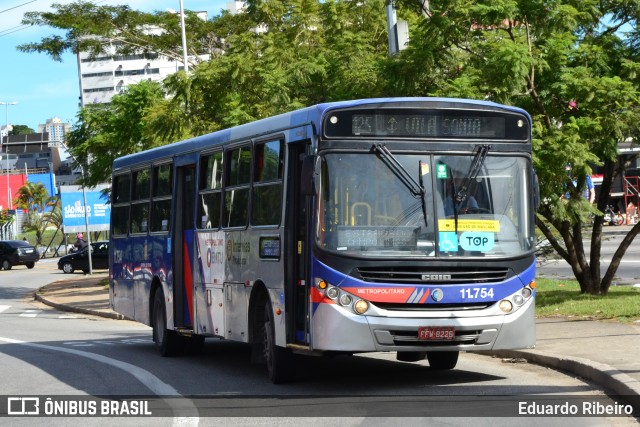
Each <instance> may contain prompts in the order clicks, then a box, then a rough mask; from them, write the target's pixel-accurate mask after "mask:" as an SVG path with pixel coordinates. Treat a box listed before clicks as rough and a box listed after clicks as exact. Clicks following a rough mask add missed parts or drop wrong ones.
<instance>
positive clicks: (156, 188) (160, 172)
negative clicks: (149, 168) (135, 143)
mask: <svg viewBox="0 0 640 427" xmlns="http://www.w3.org/2000/svg"><path fill="white" fill-rule="evenodd" d="M172 171H173V165H172V164H171V163H167V164H164V165H159V166H154V167H153V176H152V190H151V195H152V199H151V228H150V230H151V232H168V231H169V227H170V224H171V200H172V199H171V196H172V194H173V188H172V183H173V174H172Z"/></svg>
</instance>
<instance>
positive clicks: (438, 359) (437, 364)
mask: <svg viewBox="0 0 640 427" xmlns="http://www.w3.org/2000/svg"><path fill="white" fill-rule="evenodd" d="M459 354H460V352H458V351H428V352H427V360H428V361H429V366H431V368H432V369H438V370H445V369H453V368H455V367H456V364H457V363H458V355H459Z"/></svg>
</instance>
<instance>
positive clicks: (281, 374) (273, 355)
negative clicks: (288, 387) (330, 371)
mask: <svg viewBox="0 0 640 427" xmlns="http://www.w3.org/2000/svg"><path fill="white" fill-rule="evenodd" d="M263 336H264V339H263V344H264V348H263V352H264V358H265V360H266V362H267V372H268V374H269V379H270V380H271V382H272V383H274V384H283V383H286V382H289V381H291V380H292V379H293V377H294V375H295V364H294V363H295V361H294V358H293V354H292V353H291V352H290V351H289V350H287V349H286V348H282V347H278V346H277V345H276V334H275V322H274V318H273V309H272V307H271V302H269V301H267V302H266V304H265V306H264V335H263Z"/></svg>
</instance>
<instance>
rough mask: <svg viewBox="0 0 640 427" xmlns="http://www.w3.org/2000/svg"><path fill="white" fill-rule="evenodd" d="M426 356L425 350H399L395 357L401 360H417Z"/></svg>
mask: <svg viewBox="0 0 640 427" xmlns="http://www.w3.org/2000/svg"><path fill="white" fill-rule="evenodd" d="M426 356H427V352H426V351H399V352H398V353H396V359H397V360H399V361H401V362H419V361H421V360H424V358H425V357H426Z"/></svg>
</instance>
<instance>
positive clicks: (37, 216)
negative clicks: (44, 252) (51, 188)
mask: <svg viewBox="0 0 640 427" xmlns="http://www.w3.org/2000/svg"><path fill="white" fill-rule="evenodd" d="M55 200H56V198H54V197H50V196H49V192H48V191H47V189H46V188H45V186H44V184H42V183H41V182H27V183H26V184H25V185H23V186H22V187H20V188H19V189H18V197H17V198H16V199H15V201H14V202H15V205H16V207H19V208H21V209H24V210H25V211H27V221H26V222H25V223H24V226H23V228H24V230H26V231H33V232H35V234H36V245H42V236H43V234H44V231H45V230H46V228H47V227H48V226H49V220H47V218H46V217H45V216H44V215H43V212H44V210H45V207H46V206H49V205H51V203H52V202H54V201H55Z"/></svg>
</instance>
